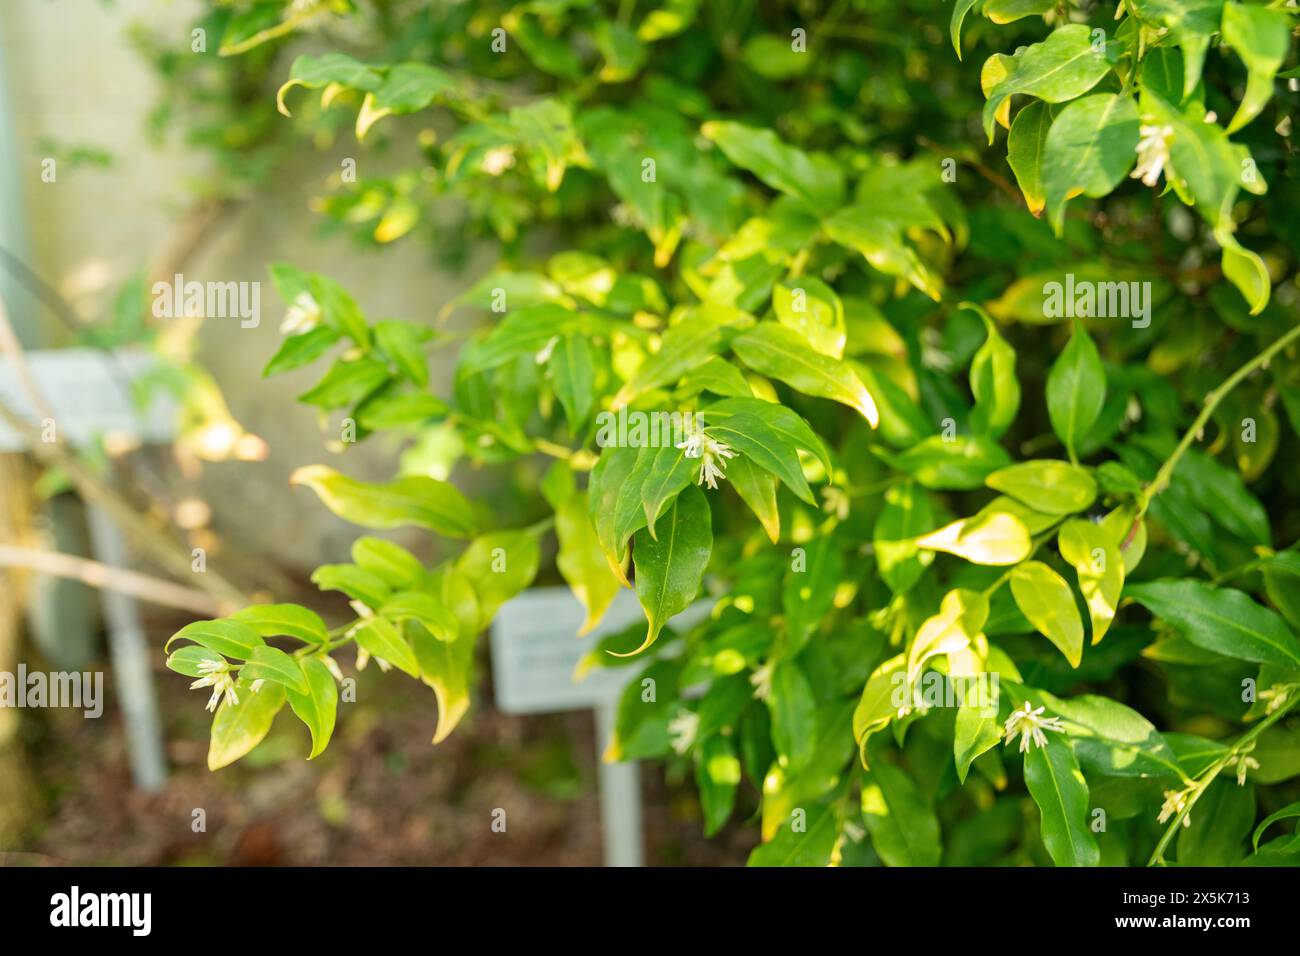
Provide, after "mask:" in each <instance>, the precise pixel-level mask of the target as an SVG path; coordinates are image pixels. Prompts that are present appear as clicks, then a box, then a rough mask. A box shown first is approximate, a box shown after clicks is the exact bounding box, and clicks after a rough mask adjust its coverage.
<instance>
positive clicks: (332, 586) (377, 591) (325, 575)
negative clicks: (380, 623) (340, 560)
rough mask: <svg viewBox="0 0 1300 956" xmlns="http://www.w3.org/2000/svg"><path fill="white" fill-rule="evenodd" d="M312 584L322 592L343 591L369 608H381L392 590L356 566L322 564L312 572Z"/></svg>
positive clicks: (368, 572)
mask: <svg viewBox="0 0 1300 956" xmlns="http://www.w3.org/2000/svg"><path fill="white" fill-rule="evenodd" d="M311 583H312V584H314V585H316V587H318V588H320V589H321V590H322V591H342V592H343V593H344V594H346V595H347V596H348V597H350V598H352V599H353V600H356V601H360V602H361V603H362V604H365V605H367V606H368V607H372V608H375V607H379V605H381V604H383V603H384V601H385V600H386V599H387V597H388V594H389V592H390V591H391V588H389V586H388V585H387V584H385V583H384V579H383V578H381V577H380V576H379V575H377V574H374V573H372V572H370V571H367V570H365V569H364V568H359V567H357V566H356V565H355V564H322V565H321V566H320V567H319V568H317V569H316V570H315V571H313V572H312V575H311Z"/></svg>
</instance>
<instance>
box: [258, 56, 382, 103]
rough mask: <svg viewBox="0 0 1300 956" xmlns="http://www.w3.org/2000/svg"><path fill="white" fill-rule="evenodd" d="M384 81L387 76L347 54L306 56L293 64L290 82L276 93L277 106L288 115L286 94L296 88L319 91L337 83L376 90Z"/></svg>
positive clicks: (290, 69)
mask: <svg viewBox="0 0 1300 956" xmlns="http://www.w3.org/2000/svg"><path fill="white" fill-rule="evenodd" d="M382 82H383V77H381V76H380V75H379V73H377V72H376V71H375V70H373V69H371V68H370V67H368V66H366V65H365V64H364V63H361V62H359V61H357V60H355V59H353V58H352V57H350V56H348V55H346V54H344V53H326V54H325V55H323V56H306V55H304V56H300V57H298V58H297V59H295V60H294V61H293V66H291V67H290V68H289V79H288V80H287V81H286V82H285V84H284V85H283V86H281V87H280V89H279V91H278V92H277V93H276V94H275V105H276V108H277V109H279V111H280V112H281V113H283V114H284V115H285V116H288V115H289V109H288V107H287V106H285V103H284V95H285V94H286V93H288V92H289V90H291V89H293V88H294V87H295V86H301V87H304V88H306V89H309V90H315V89H319V88H320V87H322V86H327V85H329V84H332V83H337V84H338V85H339V86H346V87H350V88H352V89H355V90H376V89H378V88H379V84H380V83H382Z"/></svg>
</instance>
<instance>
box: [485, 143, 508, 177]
mask: <svg viewBox="0 0 1300 956" xmlns="http://www.w3.org/2000/svg"><path fill="white" fill-rule="evenodd" d="M514 164H515V148H514V147H513V146H495V147H493V148H492V149H489V150H488V151H487V152H486V153H484V154H483V161H482V163H480V165H479V168H480V169H482V170H483V172H485V173H487V174H488V175H489V176H500V175H501V174H502V173H504V172H505V171H506V170H507V169H510V168H511V167H512V166H514Z"/></svg>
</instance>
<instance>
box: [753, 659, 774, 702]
mask: <svg viewBox="0 0 1300 956" xmlns="http://www.w3.org/2000/svg"><path fill="white" fill-rule="evenodd" d="M749 682H750V684H752V685H753V687H754V697H755V698H756V699H757V700H767V696H768V695H769V694H770V693H772V665H771V664H770V663H769V664H764V665H763V666H762V667H759V668H757V669H756V670H755V671H754V673H752V674H750V675H749Z"/></svg>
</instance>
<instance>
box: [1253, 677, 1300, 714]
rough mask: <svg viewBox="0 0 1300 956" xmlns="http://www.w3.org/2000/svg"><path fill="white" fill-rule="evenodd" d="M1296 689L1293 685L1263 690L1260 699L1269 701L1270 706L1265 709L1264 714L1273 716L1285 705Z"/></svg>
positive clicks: (1267, 705)
mask: <svg viewBox="0 0 1300 956" xmlns="http://www.w3.org/2000/svg"><path fill="white" fill-rule="evenodd" d="M1294 689H1295V688H1294V686H1293V685H1290V684H1285V685H1277V686H1274V687H1270V688H1269V689H1268V690H1261V691H1260V692H1259V699H1260V700H1266V701H1268V704H1266V705H1265V707H1264V713H1266V714H1271V713H1273V712H1274V711H1276V710H1277V709H1278V708H1279V707H1281V706H1282V705H1283V704H1285V703H1286V702H1287V700H1288V699H1289V698H1290V697H1291V691H1292V690H1294Z"/></svg>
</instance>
